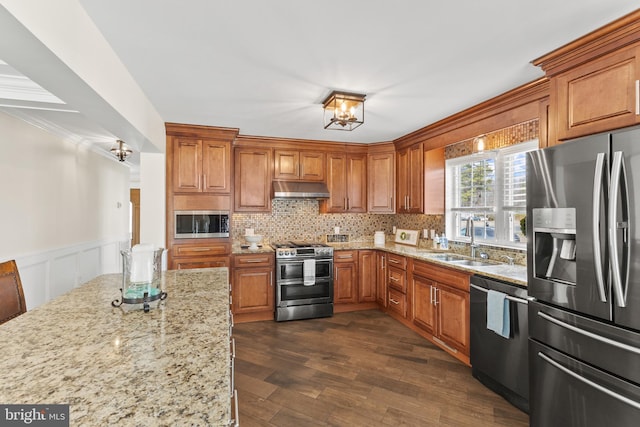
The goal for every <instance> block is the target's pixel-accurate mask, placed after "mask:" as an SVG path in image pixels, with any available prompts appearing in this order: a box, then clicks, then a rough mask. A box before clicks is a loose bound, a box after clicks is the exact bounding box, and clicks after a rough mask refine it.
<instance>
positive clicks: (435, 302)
mask: <svg viewBox="0 0 640 427" xmlns="http://www.w3.org/2000/svg"><path fill="white" fill-rule="evenodd" d="M439 292H440V289H438V288H433V296H434V298H433V305H438V293H439Z"/></svg>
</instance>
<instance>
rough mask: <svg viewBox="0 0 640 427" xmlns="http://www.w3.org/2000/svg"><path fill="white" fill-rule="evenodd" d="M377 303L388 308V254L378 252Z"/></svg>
mask: <svg viewBox="0 0 640 427" xmlns="http://www.w3.org/2000/svg"><path fill="white" fill-rule="evenodd" d="M376 272H377V273H376V302H377V303H378V305H379V306H380V307H382V308H384V307H386V306H387V302H388V301H387V253H386V252H383V251H376Z"/></svg>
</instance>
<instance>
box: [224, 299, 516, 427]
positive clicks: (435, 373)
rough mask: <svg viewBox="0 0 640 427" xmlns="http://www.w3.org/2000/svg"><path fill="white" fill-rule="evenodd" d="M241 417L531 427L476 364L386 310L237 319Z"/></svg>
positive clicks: (263, 421) (291, 422) (297, 422)
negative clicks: (475, 373)
mask: <svg viewBox="0 0 640 427" xmlns="http://www.w3.org/2000/svg"><path fill="white" fill-rule="evenodd" d="M233 335H234V337H235V339H236V362H235V363H236V365H235V372H236V388H237V390H238V400H239V408H240V417H239V418H240V425H241V426H242V427H248V426H296V427H299V426H369V427H371V426H400V425H404V426H456V427H459V426H474V427H480V426H528V423H529V418H528V416H527V414H525V413H523V412H521V411H520V410H519V409H517V408H515V407H513V406H511V404H509V403H508V402H507V401H505V400H504V399H503V398H502V397H500V396H498V395H497V394H495V393H493V392H492V391H490V390H489V389H487V388H485V387H484V386H483V385H482V384H481V383H480V382H478V381H477V380H476V379H475V378H473V377H472V376H471V369H470V368H469V367H467V366H465V365H463V364H462V363H460V362H459V361H457V360H456V359H454V358H452V357H451V356H449V355H448V354H446V353H445V352H444V351H442V350H440V349H438V348H437V347H436V346H434V345H432V344H431V343H430V342H429V341H427V340H425V339H424V338H422V337H420V336H419V335H418V334H416V333H414V332H413V331H411V330H410V329H408V328H406V327H405V326H403V325H401V324H400V323H399V322H397V321H396V320H394V319H392V318H391V317H389V316H387V315H386V314H384V313H382V312H380V311H377V310H370V311H360V312H351V313H341V314H336V315H334V316H333V317H330V318H324V319H310V320H299V321H291V322H273V321H265V322H255V323H243V324H237V325H235V327H234V329H233Z"/></svg>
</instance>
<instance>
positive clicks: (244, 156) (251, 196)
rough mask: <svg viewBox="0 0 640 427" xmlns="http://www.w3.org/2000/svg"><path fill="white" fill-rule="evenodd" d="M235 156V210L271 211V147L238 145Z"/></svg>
mask: <svg viewBox="0 0 640 427" xmlns="http://www.w3.org/2000/svg"><path fill="white" fill-rule="evenodd" d="M234 156H235V157H234V158H235V162H234V177H235V179H234V194H235V197H234V201H233V204H234V211H235V212H269V211H271V149H269V148H257V147H256V148H254V147H237V148H236V149H235V153H234Z"/></svg>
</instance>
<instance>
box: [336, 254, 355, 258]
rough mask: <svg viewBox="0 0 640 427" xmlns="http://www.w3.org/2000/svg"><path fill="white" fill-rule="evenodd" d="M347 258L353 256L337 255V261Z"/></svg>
mask: <svg viewBox="0 0 640 427" xmlns="http://www.w3.org/2000/svg"><path fill="white" fill-rule="evenodd" d="M347 258H353V254H349V255H338V259H347Z"/></svg>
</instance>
